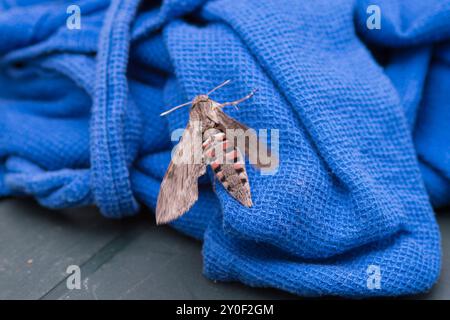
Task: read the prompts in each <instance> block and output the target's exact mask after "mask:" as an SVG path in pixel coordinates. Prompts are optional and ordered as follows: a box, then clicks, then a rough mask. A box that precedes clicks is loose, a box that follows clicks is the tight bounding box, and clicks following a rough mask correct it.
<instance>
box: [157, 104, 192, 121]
mask: <svg viewBox="0 0 450 320" xmlns="http://www.w3.org/2000/svg"><path fill="white" fill-rule="evenodd" d="M190 104H192V101H189V102H186V103H183V104H180V105H178V106H176V107H173V108H172V109H170V110H167V111H164V112H163V113H161V114H160V116H161V117H163V116H165V115H168V114H169V113H171V112H173V111H175V110H178V109H180V108H182V107H185V106H187V105H190Z"/></svg>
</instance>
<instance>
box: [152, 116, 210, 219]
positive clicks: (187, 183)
mask: <svg viewBox="0 0 450 320" xmlns="http://www.w3.org/2000/svg"><path fill="white" fill-rule="evenodd" d="M201 137H202V132H201V128H200V127H198V126H196V125H192V124H191V123H189V124H188V125H187V127H186V129H185V130H184V132H183V135H182V137H181V140H180V142H179V143H178V145H177V146H176V150H175V151H174V152H173V155H172V161H171V162H170V164H169V167H168V169H167V171H166V174H165V175H164V178H163V181H162V183H161V188H160V191H159V195H158V202H157V205H156V223H157V224H163V223H168V222H170V221H172V220H175V219H177V218H178V217H180V216H181V215H183V214H184V213H185V212H186V211H188V210H189V209H190V208H191V207H192V205H193V204H194V203H195V202H196V201H197V199H198V181H197V180H198V178H199V177H200V176H202V175H203V174H205V172H206V165H205V163H204V162H203V159H201V157H199V154H198V152H199V151H198V150H197V149H196V148H200V156H201ZM198 139H200V140H198ZM198 141H200V143H197V142H198ZM197 158H198V159H197Z"/></svg>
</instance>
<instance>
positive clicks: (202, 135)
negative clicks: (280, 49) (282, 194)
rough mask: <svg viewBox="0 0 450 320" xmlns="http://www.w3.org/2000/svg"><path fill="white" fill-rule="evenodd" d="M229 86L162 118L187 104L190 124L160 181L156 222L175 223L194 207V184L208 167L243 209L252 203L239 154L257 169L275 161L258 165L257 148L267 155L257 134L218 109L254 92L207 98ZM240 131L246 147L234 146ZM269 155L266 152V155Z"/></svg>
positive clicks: (188, 103) (196, 192)
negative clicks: (236, 96)
mask: <svg viewBox="0 0 450 320" xmlns="http://www.w3.org/2000/svg"><path fill="white" fill-rule="evenodd" d="M229 82H230V81H229V80H227V81H225V82H224V83H222V84H220V85H219V86H217V87H216V88H214V89H213V90H211V91H210V92H208V93H207V94H201V95H198V96H196V97H195V98H194V100H193V101H192V102H187V103H184V104H182V105H179V106H176V107H174V108H172V109H170V110H168V111H166V112H163V113H162V114H161V116H165V115H167V114H169V113H170V112H172V111H175V110H177V109H179V108H181V107H184V106H187V105H191V108H190V112H189V122H188V124H187V126H186V129H185V130H184V132H183V135H182V137H181V139H180V141H179V143H178V145H177V146H176V148H175V151H174V152H173V154H172V161H171V162H170V164H169V167H168V169H167V171H166V174H165V175H164V178H163V181H162V183H161V188H160V192H159V195H158V201H157V205H156V222H157V224H164V223H168V222H170V221H172V220H175V219H177V218H178V217H180V216H181V215H183V214H184V213H185V212H186V211H188V210H189V209H190V208H191V207H192V206H193V204H194V203H195V202H196V201H197V199H198V182H197V180H198V178H199V177H200V176H202V175H204V174H205V172H206V167H207V165H210V166H211V169H212V170H213V171H214V175H215V178H216V179H217V180H219V181H220V182H221V184H222V186H223V187H224V188H225V189H226V190H227V191H228V193H229V194H230V195H231V196H232V197H233V198H234V199H236V200H237V201H239V202H240V203H241V204H242V205H244V206H246V207H251V206H252V205H253V202H252V197H251V192H250V184H249V181H248V176H247V170H246V168H245V162H244V157H243V155H242V153H245V155H247V156H248V157H250V158H252V159H253V160H254V161H253V162H252V164H253V165H254V166H256V167H259V168H262V167H267V165H268V163H271V162H273V160H274V157H273V156H271V155H269V159H268V160H267V159H266V160H265V161H264V163H262V162H261V161H260V160H261V159H259V158H258V155H257V151H258V148H265V150H266V151H267V150H268V149H267V147H266V146H265V145H263V143H262V142H261V141H259V140H258V139H257V137H256V133H255V131H254V130H251V129H250V130H249V128H248V127H247V126H246V125H244V124H242V123H240V122H238V121H236V120H235V119H233V118H231V117H229V116H227V115H226V114H225V113H224V112H223V111H222V109H223V108H224V107H226V106H235V107H236V106H237V105H238V104H239V103H241V102H243V101H245V100H247V99H250V98H251V97H252V96H253V95H254V93H255V92H256V90H253V91H252V92H251V93H249V94H248V95H247V96H245V97H243V98H241V99H239V100H236V101H232V102H226V103H218V102H216V101H214V100H212V99H211V98H210V97H209V95H210V94H211V93H212V92H214V91H215V90H217V89H219V88H221V87H222V86H224V85H226V84H227V83H229ZM233 130H236V131H233ZM229 132H233V134H230V133H229ZM236 132H237V133H238V134H237V136H236ZM244 133H245V134H246V136H245V137H244V138H247V140H245V141H244V144H242V143H241V144H239V142H238V143H236V142H237V141H236V140H239V138H241V137H242V135H243V134H244ZM240 140H241V141H243V140H242V139H240ZM252 142H253V144H252ZM255 145H256V147H255ZM268 153H269V152H268V151H267V152H266V153H265V154H268Z"/></svg>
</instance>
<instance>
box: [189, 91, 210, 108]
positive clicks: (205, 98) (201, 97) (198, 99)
mask: <svg viewBox="0 0 450 320" xmlns="http://www.w3.org/2000/svg"><path fill="white" fill-rule="evenodd" d="M208 101H209V97H208V96H207V95H206V94H201V95H198V96H196V97H195V99H194V101H192V108H193V107H194V106H195V105H197V104H198V103H199V102H208Z"/></svg>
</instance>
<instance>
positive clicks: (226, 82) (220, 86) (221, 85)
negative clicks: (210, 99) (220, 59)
mask: <svg viewBox="0 0 450 320" xmlns="http://www.w3.org/2000/svg"><path fill="white" fill-rule="evenodd" d="M230 82H231V80H230V79H228V80H226V81H224V82H222V83H221V84H219V85H218V86H217V87H215V88H214V89H212V90H211V91H210V92H208V93H207V94H206V95H207V96H209V95H210V94H211V93H213V92H214V91H216V90H218V89H220V88H222V87H223V86H225V85H227V84H229V83H230Z"/></svg>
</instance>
